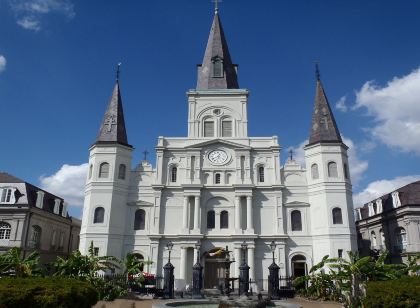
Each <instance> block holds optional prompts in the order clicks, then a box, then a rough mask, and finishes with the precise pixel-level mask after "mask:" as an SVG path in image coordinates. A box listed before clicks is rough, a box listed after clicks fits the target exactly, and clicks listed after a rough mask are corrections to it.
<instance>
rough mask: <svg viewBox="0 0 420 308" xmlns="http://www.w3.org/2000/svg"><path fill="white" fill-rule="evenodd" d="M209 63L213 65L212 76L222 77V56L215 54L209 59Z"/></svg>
mask: <svg viewBox="0 0 420 308" xmlns="http://www.w3.org/2000/svg"><path fill="white" fill-rule="evenodd" d="M211 63H212V65H213V67H212V72H213V78H223V76H224V72H223V58H222V57H220V56H218V55H217V56H215V57H213V58H212V59H211Z"/></svg>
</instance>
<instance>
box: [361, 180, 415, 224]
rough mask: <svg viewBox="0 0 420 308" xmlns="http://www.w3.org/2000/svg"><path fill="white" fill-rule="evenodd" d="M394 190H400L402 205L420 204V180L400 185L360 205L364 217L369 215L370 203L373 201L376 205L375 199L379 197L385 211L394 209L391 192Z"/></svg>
mask: <svg viewBox="0 0 420 308" xmlns="http://www.w3.org/2000/svg"><path fill="white" fill-rule="evenodd" d="M394 191H398V196H399V198H400V201H401V206H404V205H419V206H420V181H416V182H413V183H410V184H408V185H405V186H403V187H400V188H398V189H396V190H393V191H391V192H389V193H387V194H385V195H383V196H380V197H379V198H375V199H374V200H371V201H369V202H368V203H366V204H364V205H363V206H362V207H360V212H361V214H362V219H365V218H368V217H369V208H368V204H369V203H370V202H372V203H373V204H374V206H375V201H376V200H378V199H382V208H383V212H386V211H390V210H394V209H395V208H394V207H393V205H392V196H391V194H392V193H393V192H394Z"/></svg>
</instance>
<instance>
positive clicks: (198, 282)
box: [192, 242, 203, 298]
mask: <svg viewBox="0 0 420 308" xmlns="http://www.w3.org/2000/svg"><path fill="white" fill-rule="evenodd" d="M200 248H201V245H200V242H197V243H196V244H195V249H196V250H197V262H196V263H195V264H194V265H193V283H192V284H193V286H192V298H203V294H202V293H201V289H203V266H202V265H201V264H200Z"/></svg>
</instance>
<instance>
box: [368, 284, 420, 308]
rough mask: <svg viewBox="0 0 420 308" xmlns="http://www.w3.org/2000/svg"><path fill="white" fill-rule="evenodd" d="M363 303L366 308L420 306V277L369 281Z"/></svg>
mask: <svg viewBox="0 0 420 308" xmlns="http://www.w3.org/2000/svg"><path fill="white" fill-rule="evenodd" d="M363 305H364V307H366V308H370V307H372V308H378V307H383V308H398V307H406V308H411V307H412V308H415V307H420V277H419V276H413V277H404V278H400V279H396V280H388V281H369V282H368V283H367V289H366V298H365V299H364V300H363Z"/></svg>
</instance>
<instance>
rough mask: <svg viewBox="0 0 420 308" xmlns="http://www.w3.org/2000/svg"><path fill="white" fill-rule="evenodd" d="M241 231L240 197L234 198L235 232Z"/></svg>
mask: <svg viewBox="0 0 420 308" xmlns="http://www.w3.org/2000/svg"><path fill="white" fill-rule="evenodd" d="M240 229H241V197H235V230H238V231H239V230H240Z"/></svg>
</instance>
